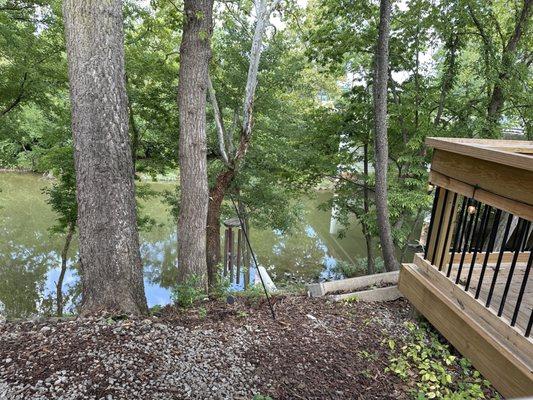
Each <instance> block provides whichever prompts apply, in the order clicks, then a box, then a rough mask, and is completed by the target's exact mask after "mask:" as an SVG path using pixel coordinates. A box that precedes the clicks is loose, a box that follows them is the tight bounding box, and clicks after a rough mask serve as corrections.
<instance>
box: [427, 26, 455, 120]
mask: <svg viewBox="0 0 533 400" xmlns="http://www.w3.org/2000/svg"><path fill="white" fill-rule="evenodd" d="M447 47H449V51H450V53H449V56H448V67H447V68H446V70H445V71H444V74H443V77H442V85H441V90H440V96H439V106H438V108H437V115H436V116H435V119H434V121H433V125H434V126H439V124H440V121H441V119H442V114H443V112H444V103H445V102H446V97H447V96H448V93H449V92H450V90H451V89H452V87H453V82H454V79H455V74H456V64H457V62H456V58H457V51H458V47H459V35H458V34H454V33H452V35H451V38H450V39H449V42H448V43H447Z"/></svg>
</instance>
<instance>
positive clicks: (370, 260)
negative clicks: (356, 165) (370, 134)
mask: <svg viewBox="0 0 533 400" xmlns="http://www.w3.org/2000/svg"><path fill="white" fill-rule="evenodd" d="M363 157H364V159H363V174H364V177H365V186H364V187H363V210H364V211H365V215H368V213H369V212H370V193H369V190H368V186H367V185H368V142H365V144H364V146H363ZM362 225H363V234H364V235H365V240H366V269H367V273H368V274H369V275H371V274H374V273H376V261H375V256H374V241H373V240H372V235H371V233H370V231H369V229H368V225H367V224H366V223H363V224H362Z"/></svg>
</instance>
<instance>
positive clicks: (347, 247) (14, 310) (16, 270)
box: [0, 173, 366, 317]
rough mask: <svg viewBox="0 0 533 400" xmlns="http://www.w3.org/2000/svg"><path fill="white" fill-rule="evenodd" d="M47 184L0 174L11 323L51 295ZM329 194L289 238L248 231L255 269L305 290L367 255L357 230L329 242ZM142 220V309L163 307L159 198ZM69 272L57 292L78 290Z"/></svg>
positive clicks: (166, 287)
mask: <svg viewBox="0 0 533 400" xmlns="http://www.w3.org/2000/svg"><path fill="white" fill-rule="evenodd" d="M48 185H50V181H49V180H47V179H44V178H42V177H41V176H39V175H34V174H25V173H0V301H1V302H2V303H3V304H4V306H5V313H6V314H7V315H8V316H10V317H24V316H30V315H33V314H38V313H41V312H43V311H44V310H46V307H47V306H48V305H49V304H50V299H51V298H53V296H54V293H55V282H56V281H57V278H58V276H59V271H60V264H61V263H60V252H61V248H62V246H63V241H64V236H63V235H60V234H53V233H51V232H50V228H51V227H52V226H53V225H54V223H55V218H56V215H55V213H54V212H53V211H52V210H51V208H50V206H49V205H48V204H47V203H46V195H44V194H43V193H42V190H43V189H44V188H46V187H47V186H48ZM149 185H150V187H151V188H152V189H154V190H156V191H164V190H173V188H174V185H175V183H164V182H154V183H150V184H149ZM330 196H331V194H330V193H328V192H325V191H320V192H316V193H315V194H314V195H313V196H311V197H310V198H303V199H301V203H302V204H303V205H304V210H305V212H304V215H303V218H302V221H301V222H300V223H298V224H296V226H294V227H293V228H292V230H291V232H290V233H288V234H284V233H281V232H279V231H274V230H259V229H254V228H253V226H252V228H251V232H250V236H251V242H252V246H253V248H254V251H255V252H256V255H257V259H258V263H259V264H261V265H263V266H264V267H265V268H267V269H268V270H269V273H270V274H271V276H272V278H273V279H274V281H275V282H276V283H281V284H283V283H284V282H288V281H297V282H311V281H315V280H317V279H320V278H321V277H324V276H326V275H327V274H328V273H329V271H331V269H332V268H333V267H334V266H335V265H336V263H337V261H338V260H343V261H346V262H351V263H353V262H354V261H355V260H356V259H357V258H360V257H364V256H365V254H366V250H365V243H364V238H363V236H362V233H361V230H360V226H359V225H358V224H357V223H355V222H354V223H353V224H352V227H351V228H350V229H348V231H347V232H346V235H345V236H344V237H343V238H342V239H339V238H337V237H336V236H333V235H330V234H329V222H330V220H329V218H330V213H329V212H327V211H322V210H319V209H318V208H317V207H318V205H319V204H321V203H323V202H325V201H327V200H328V198H329V197H330ZM143 213H144V214H146V215H147V216H149V217H151V218H153V219H154V220H155V221H156V225H155V226H154V227H153V228H152V229H151V230H149V231H141V233H140V237H141V255H142V258H143V264H144V266H145V273H144V275H145V289H146V296H147V299H148V305H149V306H150V307H153V306H154V305H157V304H160V305H164V304H168V303H169V302H171V290H170V287H171V286H172V284H173V282H175V277H176V267H175V260H176V227H175V224H174V222H173V220H172V218H171V216H170V213H169V210H168V206H167V205H166V204H165V203H164V202H163V201H162V200H161V199H160V198H159V197H155V198H151V199H150V200H149V201H146V202H144V204H143ZM76 251H77V241H76V239H74V240H73V243H72V246H71V249H70V252H69V263H68V265H69V267H72V266H73V265H74V262H75V260H76ZM77 279H78V277H77V274H76V270H75V269H74V268H69V270H68V272H67V275H66V277H65V280H64V284H63V285H64V291H65V292H68V291H69V288H70V289H72V288H74V285H75V283H76V282H77Z"/></svg>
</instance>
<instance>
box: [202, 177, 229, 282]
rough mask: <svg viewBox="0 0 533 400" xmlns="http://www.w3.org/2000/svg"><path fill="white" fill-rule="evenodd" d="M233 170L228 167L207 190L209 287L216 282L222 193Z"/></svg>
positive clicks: (218, 262) (226, 187) (227, 185)
mask: <svg viewBox="0 0 533 400" xmlns="http://www.w3.org/2000/svg"><path fill="white" fill-rule="evenodd" d="M234 176H235V171H234V170H233V169H228V170H225V171H223V172H221V173H220V174H218V176H217V178H216V182H215V185H214V186H213V187H212V188H211V189H210V190H209V208H208V211H207V229H206V238H207V239H206V240H207V257H206V258H207V271H208V281H209V288H210V289H212V288H214V287H215V286H216V284H217V271H218V264H220V213H221V207H222V202H223V201H224V195H225V194H226V191H227V189H228V188H229V186H230V185H231V182H232V181H233V178H234Z"/></svg>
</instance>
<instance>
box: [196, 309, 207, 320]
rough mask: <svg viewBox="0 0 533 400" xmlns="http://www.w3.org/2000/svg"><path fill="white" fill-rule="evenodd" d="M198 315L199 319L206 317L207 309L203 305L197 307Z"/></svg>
mask: <svg viewBox="0 0 533 400" xmlns="http://www.w3.org/2000/svg"><path fill="white" fill-rule="evenodd" d="M198 317H200V319H204V318H205V317H207V309H206V308H205V307H200V308H199V309H198Z"/></svg>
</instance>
